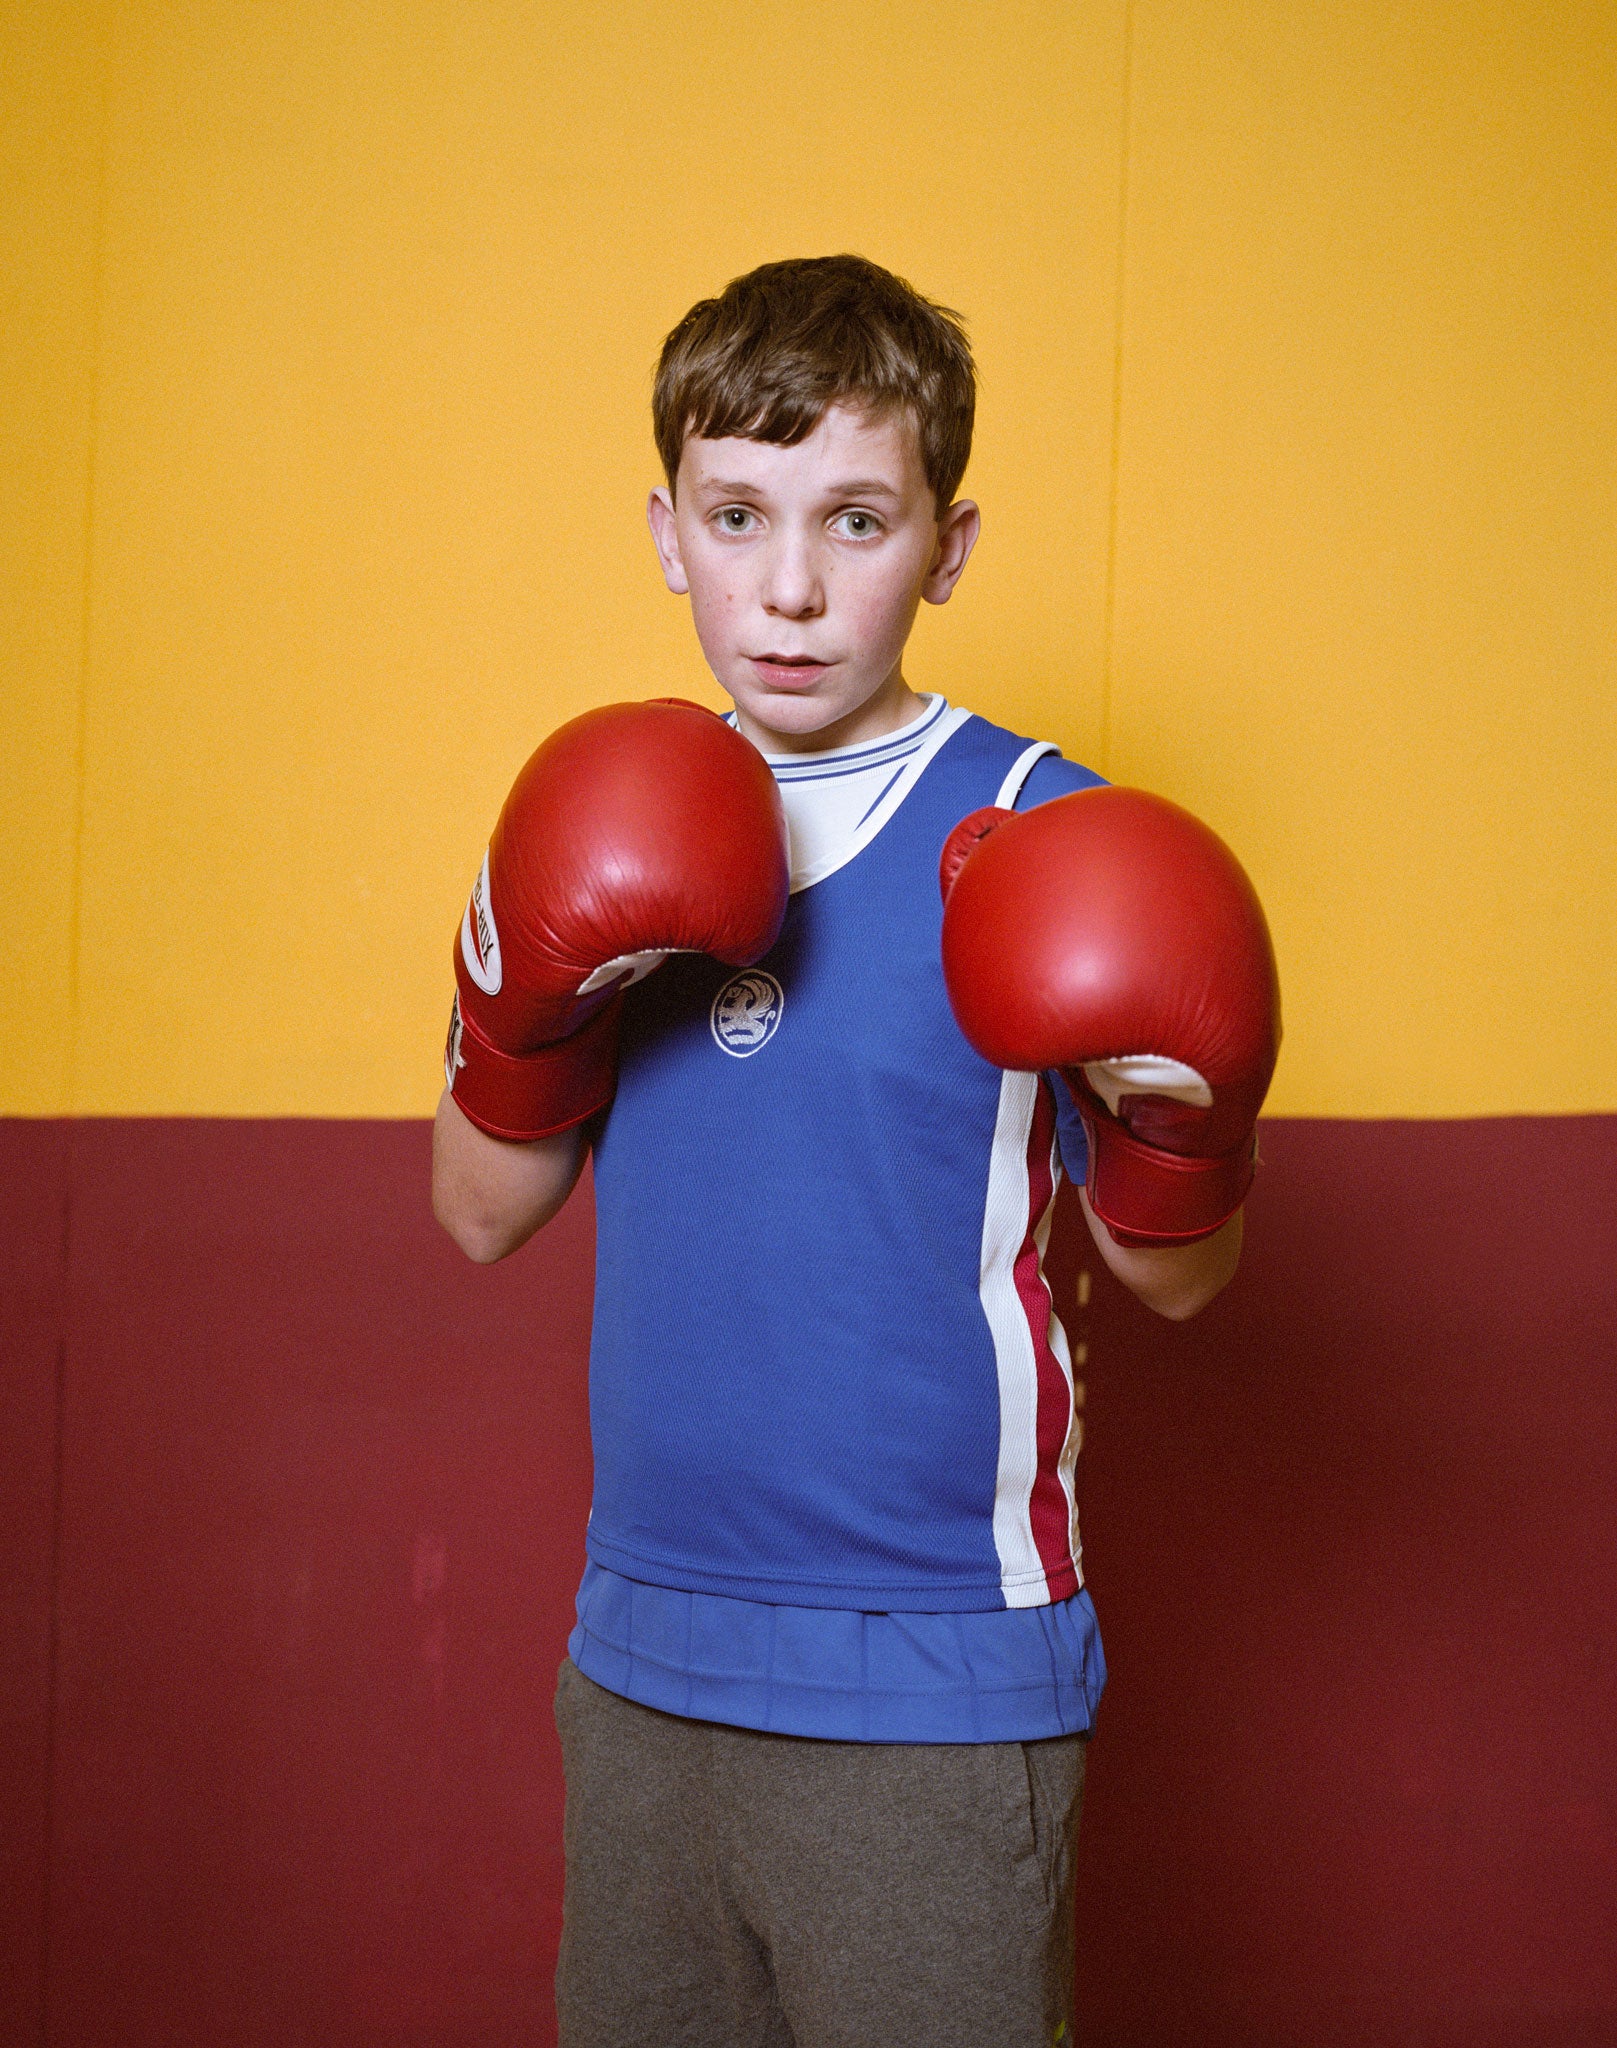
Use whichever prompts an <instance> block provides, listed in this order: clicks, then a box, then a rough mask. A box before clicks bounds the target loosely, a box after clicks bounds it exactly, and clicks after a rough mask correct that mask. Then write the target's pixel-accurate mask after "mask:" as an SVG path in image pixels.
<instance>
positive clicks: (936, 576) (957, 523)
mask: <svg viewBox="0 0 1617 2048" xmlns="http://www.w3.org/2000/svg"><path fill="white" fill-rule="evenodd" d="M982 524H983V517H982V514H981V513H980V512H979V511H978V510H977V507H976V506H975V505H974V504H973V503H972V501H971V499H970V498H957V499H956V500H955V502H954V503H953V504H952V505H951V506H950V507H949V509H948V511H947V512H945V513H944V515H943V517H942V518H941V519H940V520H939V521H938V540H937V546H936V547H935V548H934V549H933V551H932V560H931V563H930V564H929V565H928V568H927V572H926V580H925V582H923V583H922V585H921V595H922V596H923V597H924V598H925V599H926V601H927V603H928V604H947V603H948V602H949V597H950V594H951V593H952V591H953V590H954V587H955V585H956V584H957V583H958V582H959V581H960V578H961V575H962V573H963V571H964V569H965V566H966V563H967V561H968V560H969V559H970V556H971V551H972V549H973V548H974V547H975V546H976V545H977V536H978V534H979V533H980V532H981V531H982Z"/></svg>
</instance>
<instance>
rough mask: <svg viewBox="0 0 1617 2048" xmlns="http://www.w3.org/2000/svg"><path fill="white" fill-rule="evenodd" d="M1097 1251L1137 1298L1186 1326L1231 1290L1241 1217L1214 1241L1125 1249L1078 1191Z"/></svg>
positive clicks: (1215, 1235)
mask: <svg viewBox="0 0 1617 2048" xmlns="http://www.w3.org/2000/svg"><path fill="white" fill-rule="evenodd" d="M1078 1197H1079V1200H1080V1201H1081V1202H1082V1203H1083V1205H1084V1216H1085V1218H1086V1219H1087V1221H1088V1224H1089V1233H1090V1235H1091V1237H1093V1238H1094V1240H1095V1248H1096V1250H1097V1251H1098V1252H1099V1253H1100V1255H1101V1257H1102V1259H1104V1260H1105V1262H1106V1265H1107V1267H1108V1269H1109V1270H1110V1271H1111V1272H1112V1273H1114V1274H1115V1275H1116V1276H1117V1278H1118V1279H1119V1280H1121V1281H1122V1283H1123V1285H1124V1286H1125V1287H1126V1288H1127V1289H1128V1290H1129V1292H1130V1293H1131V1294H1133V1295H1134V1296H1136V1297H1137V1298H1138V1299H1139V1300H1140V1301H1143V1302H1144V1303H1145V1305H1146V1307H1147V1308H1149V1309H1155V1311H1156V1312H1157V1314H1158V1315H1159V1316H1166V1317H1167V1318H1168V1319H1169V1321H1170V1322H1175V1323H1182V1322H1185V1321H1186V1320H1187V1319H1188V1318H1189V1317H1191V1316H1193V1315H1195V1314H1196V1313H1197V1312H1198V1311H1199V1310H1201V1309H1204V1308H1205V1307H1206V1306H1207V1304H1208V1303H1209V1302H1210V1301H1211V1300H1212V1299H1213V1297H1214V1295H1215V1294H1218V1293H1220V1292H1221V1291H1222V1290H1223V1289H1224V1288H1225V1287H1227V1286H1228V1285H1229V1282H1230V1280H1231V1279H1232V1278H1233V1277H1234V1273H1235V1268H1236V1265H1237V1263H1238V1262H1239V1260H1240V1257H1241V1211H1240V1210H1239V1209H1237V1211H1236V1212H1235V1214H1234V1215H1233V1216H1232V1217H1231V1218H1230V1220H1229V1221H1228V1223H1226V1224H1224V1225H1223V1226H1222V1228H1220V1229H1218V1230H1215V1231H1214V1232H1213V1234H1212V1236H1211V1237H1203V1238H1198V1239H1197V1240H1196V1242H1195V1243H1194V1244H1178V1245H1168V1246H1155V1245H1122V1244H1119V1243H1118V1242H1117V1240H1116V1238H1114V1237H1113V1235H1112V1233H1111V1232H1110V1231H1109V1230H1108V1229H1107V1228H1106V1226H1105V1224H1104V1223H1102V1222H1101V1221H1100V1219H1099V1218H1098V1217H1097V1216H1096V1214H1095V1212H1094V1210H1093V1209H1092V1208H1091V1207H1090V1206H1089V1196H1088V1194H1087V1193H1086V1191H1085V1190H1084V1189H1083V1188H1080V1189H1079V1190H1078Z"/></svg>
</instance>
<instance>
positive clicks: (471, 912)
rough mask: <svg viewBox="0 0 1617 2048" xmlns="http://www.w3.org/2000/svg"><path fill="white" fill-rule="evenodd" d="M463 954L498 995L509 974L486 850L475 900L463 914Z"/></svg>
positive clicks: (482, 984)
mask: <svg viewBox="0 0 1617 2048" xmlns="http://www.w3.org/2000/svg"><path fill="white" fill-rule="evenodd" d="M460 957H461V958H462V959H463V960H464V961H465V962H466V972H467V973H468V974H469V975H470V976H471V977H472V979H473V981H475V982H476V983H477V986H478V987H479V988H480V989H481V990H482V991H483V993H484V995H486V996H497V995H498V994H499V992H500V983H501V982H502V981H503V980H504V979H505V976H504V973H503V971H502V969H501V967H500V934H499V931H498V929H497V928H496V926H495V923H494V905H493V904H492V902H490V900H489V889H488V855H487V854H486V853H485V854H484V856H483V865H482V867H481V868H480V869H479V870H478V875H477V880H476V881H475V882H473V884H472V896H471V901H470V902H469V903H468V904H467V906H466V908H465V911H464V912H463V913H462V915H461V920H460Z"/></svg>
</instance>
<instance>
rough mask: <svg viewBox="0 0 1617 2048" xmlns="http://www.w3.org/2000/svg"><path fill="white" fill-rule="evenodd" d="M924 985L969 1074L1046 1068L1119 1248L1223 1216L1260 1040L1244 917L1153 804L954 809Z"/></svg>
mask: <svg viewBox="0 0 1617 2048" xmlns="http://www.w3.org/2000/svg"><path fill="white" fill-rule="evenodd" d="M940 879H941V881H942V885H943V891H944V913H943V971H944V977H945V980H946V981H947V984H948V990H949V1001H950V1003H951V1004H952V1006H953V1009H954V1013H955V1017H956V1019H957V1020H958V1022H959V1025H960V1028H961V1030H962V1031H963V1032H964V1033H965V1035H966V1037H967V1038H968V1039H969V1040H970V1041H971V1043H972V1045H974V1046H975V1047H976V1049H977V1051H978V1052H980V1053H981V1054H982V1055H983V1057H984V1058H985V1059H988V1060H992V1061H993V1063H994V1064H995V1065H996V1066H1000V1067H1010V1068H1014V1069H1016V1070H1018V1071H1023V1072H1037V1071H1039V1070H1041V1069H1044V1068H1049V1067H1059V1068H1061V1070H1062V1072H1063V1074H1064V1075H1065V1077H1066V1081H1067V1085H1068V1086H1069V1087H1070V1088H1071V1090H1072V1093H1073V1096H1074V1098H1075V1100H1076V1101H1077V1104H1078V1108H1079V1110H1080V1111H1081V1113H1082V1115H1083V1119H1084V1127H1085V1130H1086V1131H1087V1133H1088V1137H1089V1176H1088V1187H1089V1200H1090V1206H1091V1207H1092V1208H1093V1210H1094V1212H1095V1214H1096V1215H1097V1216H1098V1217H1099V1218H1100V1220H1101V1221H1102V1222H1103V1223H1104V1224H1105V1225H1106V1227H1107V1228H1108V1229H1109V1230H1110V1231H1111V1233H1112V1236H1113V1237H1114V1238H1115V1239H1117V1241H1118V1242H1119V1243H1120V1244H1131V1245H1174V1244H1188V1243H1190V1242H1192V1241H1193V1240H1194V1239H1196V1238H1200V1237H1208V1236H1211V1234H1212V1233H1213V1232H1214V1231H1215V1230H1217V1229H1218V1228H1219V1226H1220V1225H1221V1224H1222V1223H1224V1222H1226V1221H1227V1220H1228V1218H1229V1217H1230V1216H1232V1215H1233V1214H1234V1213H1235V1211H1236V1210H1237V1209H1238V1208H1239V1207H1240V1205H1241V1202H1242V1200H1243V1199H1244V1197H1245V1195H1246V1191H1247V1188H1248V1187H1249V1186H1250V1184H1251V1180H1252V1172H1253V1166H1254V1163H1255V1160H1256V1139H1255V1134H1254V1133H1255V1126H1256V1123H1257V1116H1258V1111H1259V1109H1260V1108H1261V1107H1262V1104H1263V1098H1264V1095H1265V1093H1266V1092H1267V1090H1268V1086H1269V1077H1270V1075H1271V1074H1272V1073H1273V1072H1274V1063H1275V1054H1276V1052H1277V1051H1278V1049H1279V1045H1280V990H1279V985H1278V982H1277V979H1276V975H1275V962H1274V952H1273V949H1272V947H1271V945H1270V942H1269V928H1268V925H1267V924H1266V923H1265V921H1264V916H1263V907H1262V905H1261V904H1260V903H1259V902H1258V899H1257V895H1256V893H1255V892H1254V890H1253V887H1252V884H1251V883H1250V882H1249V881H1248V880H1247V877H1246V874H1245V872H1244V871H1243V869H1242V868H1241V865H1240V863H1239V862H1238V861H1237V860H1236V858H1235V856H1234V854H1232V853H1231V852H1230V850H1229V848H1228V847H1227V846H1226V845H1225V844H1224V842H1223V841H1222V840H1221V839H1220V838H1219V837H1218V836H1217V835H1216V834H1215V833H1214V832H1212V831H1210V830H1209V829H1208V827H1207V826H1205V825H1203V824H1202V823H1201V822H1200V821H1199V820H1198V819H1196V818H1193V817H1192V816H1191V815H1190V813H1189V812H1188V811H1182V810H1181V809H1180V808H1179V806H1178V805H1177V804H1171V803H1169V802H1167V801H1166V799H1165V798H1162V797H1158V796H1151V795H1149V794H1147V793H1146V792H1145V791H1144V790H1138V789H1117V788H1105V789H1092V790H1082V791H1080V792H1079V793H1078V794H1076V795H1074V796H1066V797H1059V798H1057V799H1056V801H1055V802H1053V803H1047V804H1040V805H1038V806H1037V807H1036V808H1035V809H1033V810H1031V811H1023V812H1014V811H1001V810H987V811H974V812H973V813H972V815H971V816H970V817H969V818H964V819H962V820H961V822H960V824H958V825H957V826H956V827H955V829H954V831H953V832H952V833H951V834H950V835H949V839H948V841H947V843H946V844H945V846H944V849H943V859H942V863H941V867H940Z"/></svg>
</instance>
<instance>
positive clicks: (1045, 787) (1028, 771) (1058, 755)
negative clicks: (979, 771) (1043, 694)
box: [960, 712, 1106, 811]
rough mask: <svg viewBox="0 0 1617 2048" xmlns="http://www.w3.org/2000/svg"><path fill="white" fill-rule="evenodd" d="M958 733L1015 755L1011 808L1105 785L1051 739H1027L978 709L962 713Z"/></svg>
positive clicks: (998, 751) (1025, 808) (1021, 808)
mask: <svg viewBox="0 0 1617 2048" xmlns="http://www.w3.org/2000/svg"><path fill="white" fill-rule="evenodd" d="M960 736H961V738H962V739H965V740H966V741H967V744H968V745H969V744H970V743H971V741H972V739H974V738H975V739H976V740H977V741H978V742H979V744H981V745H983V746H984V747H985V748H986V749H988V750H991V751H993V752H994V753H996V754H1003V753H1005V752H1010V753H1013V754H1014V755H1015V760H1014V762H1013V763H1012V766H1011V779H1012V780H1013V781H1014V783H1015V785H1016V786H1015V789H1014V791H1013V792H1012V793H1011V794H1010V796H1009V808H1011V809H1013V810H1018V811H1030V810H1032V809H1033V808H1034V807H1035V805H1038V804H1047V803H1051V802H1053V801H1054V799H1055V798H1057V797H1060V796H1072V795H1073V794H1074V793H1075V792H1076V791H1078V790H1081V789H1100V788H1103V787H1104V786H1105V782H1106V778H1105V776H1104V775H1099V774H1097V773H1096V772H1095V770H1094V769H1093V768H1086V767H1085V766H1084V765H1083V763H1082V762H1081V761H1069V760H1067V759H1066V757H1065V756H1064V755H1063V754H1062V752H1061V749H1060V748H1059V747H1058V746H1057V745H1056V744H1055V742H1054V741H1053V740H1037V739H1029V738H1028V737H1027V736H1026V735H1025V734H1022V733H1016V732H1012V731H1011V730H1010V729H1009V728H1008V727H1006V726H1002V725H995V724H994V722H993V721H992V720H991V719H987V718H984V717H983V716H982V714H981V713H980V712H979V713H969V712H968V713H966V714H965V719H964V724H963V726H962V728H961V735H960ZM1030 757H1031V759H1030ZM1002 801H1005V799H1003V798H1002Z"/></svg>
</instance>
